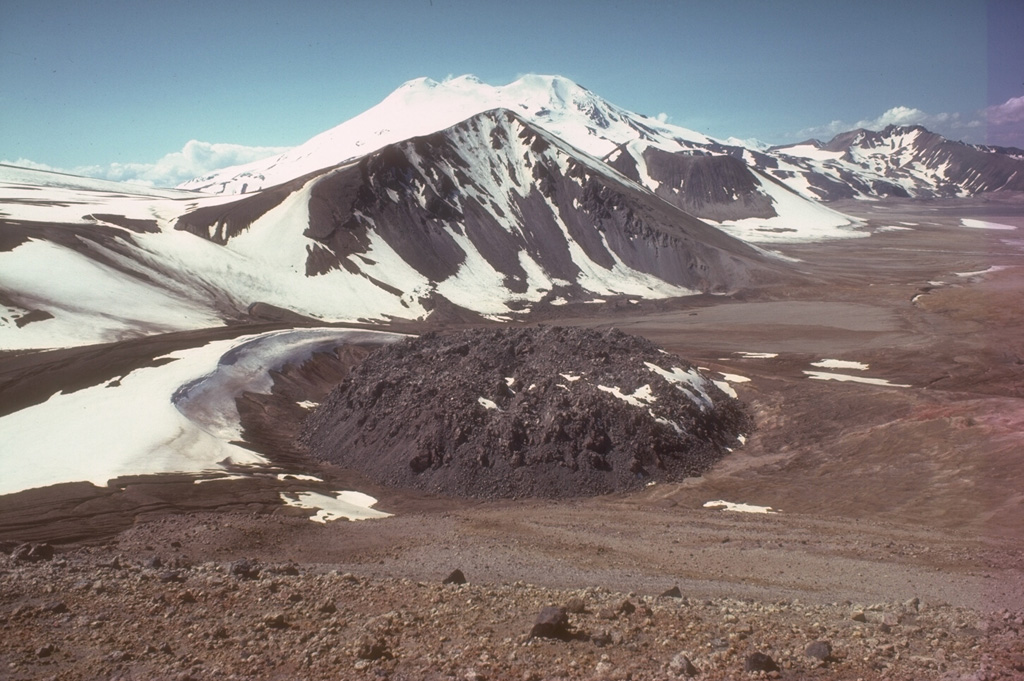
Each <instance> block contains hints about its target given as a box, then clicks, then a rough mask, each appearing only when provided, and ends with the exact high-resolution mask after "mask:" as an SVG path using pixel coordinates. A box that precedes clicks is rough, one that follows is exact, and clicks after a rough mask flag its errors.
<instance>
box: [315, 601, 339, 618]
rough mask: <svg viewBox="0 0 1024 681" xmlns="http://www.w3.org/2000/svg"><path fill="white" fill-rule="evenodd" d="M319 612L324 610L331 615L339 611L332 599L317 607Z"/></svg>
mask: <svg viewBox="0 0 1024 681" xmlns="http://www.w3.org/2000/svg"><path fill="white" fill-rule="evenodd" d="M317 611H318V612H322V613H324V614H325V615H330V614H333V613H336V612H338V606H337V605H335V604H334V601H332V600H326V601H324V602H323V603H321V604H320V605H319V607H317Z"/></svg>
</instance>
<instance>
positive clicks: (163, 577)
mask: <svg viewBox="0 0 1024 681" xmlns="http://www.w3.org/2000/svg"><path fill="white" fill-rule="evenodd" d="M157 579H159V580H160V581H161V582H165V583H171V582H177V583H181V582H184V581H185V575H184V574H183V573H182V572H181V570H168V571H167V572H161V573H160V575H159V576H158V577H157Z"/></svg>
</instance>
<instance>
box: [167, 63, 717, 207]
mask: <svg viewBox="0 0 1024 681" xmlns="http://www.w3.org/2000/svg"><path fill="white" fill-rule="evenodd" d="M493 109H508V110H510V111H514V112H515V113H516V114H518V115H519V116H521V117H522V118H523V119H524V120H527V121H530V122H531V123H533V124H535V125H537V126H539V127H542V128H544V129H545V130H547V131H548V132H550V133H553V134H554V135H556V136H558V137H560V138H562V139H563V140H565V141H566V142H568V143H569V144H571V145H573V146H574V147H576V148H577V149H580V150H582V151H584V152H586V153H588V154H590V155H592V156H596V157H602V156H604V155H606V154H608V153H609V152H611V151H612V150H613V149H614V148H615V147H616V146H618V145H619V144H623V143H625V142H627V141H630V140H634V139H638V138H646V139H652V140H657V141H659V142H660V143H662V144H666V145H669V146H671V147H673V148H675V149H690V148H694V146H695V145H699V144H707V143H710V142H711V140H710V139H709V138H707V137H705V136H704V135H702V134H700V133H698V132H694V131H692V130H687V129H685V128H680V127H678V126H673V125H669V124H665V123H660V122H659V121H657V120H655V119H652V118H648V117H646V116H642V115H640V114H635V113H632V112H629V111H626V110H625V109H622V108H620V107H617V106H615V105H614V104H611V103H609V102H607V101H605V100H604V99H602V98H601V97H598V96H597V95H596V94H594V93H593V92H590V91H589V90H587V89H586V88H584V87H582V86H580V85H577V84H576V83H574V82H572V81H571V80H569V79H567V78H563V77H561V76H541V75H529V76H523V77H522V78H520V79H518V80H516V81H514V82H513V83H510V84H508V85H504V86H492V85H488V84H486V83H483V82H481V81H480V80H479V79H477V78H476V77H474V76H462V77H459V78H451V79H448V80H445V81H443V82H437V81H434V80H431V79H429V78H417V79H416V80H411V81H409V82H407V83H405V84H403V85H402V86H401V87H399V88H398V89H397V90H395V91H394V92H393V93H391V94H390V95H389V96H388V97H386V98H385V99H384V100H383V101H382V102H381V103H380V104H378V105H376V106H374V107H373V108H371V109H368V110H367V111H365V112H364V113H362V114H360V115H358V116H356V117H355V118H352V119H350V120H348V121H345V122H344V123H342V124H341V125H339V126H337V127H335V128H332V129H330V130H328V131H326V132H324V133H321V134H319V135H317V136H316V137H313V138H312V139H310V140H309V141H308V142H306V143H304V144H301V145H299V146H298V147H295V148H294V149H290V150H289V151H286V152H284V153H283V154H280V155H278V156H274V157H271V158H267V159H264V160H261V161H256V162H254V163H249V164H246V165H241V166H234V167H231V168H225V169H223V170H220V171H217V172H216V173H211V174H209V175H206V176H203V177H200V178H196V179H194V180H191V181H189V182H186V183H184V184H182V185H180V188H182V189H195V190H199V191H203V192H206V193H212V194H222V193H228V194H243V193H246V192H252V191H255V190H257V189H262V188H265V187H270V186H273V185H275V184H280V183H281V182H286V181H288V180H292V179H294V178H296V177H300V176H302V175H305V174H307V173H310V172H313V171H317V170H321V169H323V168H327V167H329V166H334V165H337V164H339V163H344V162H345V161H350V160H353V159H356V158H359V157H362V156H365V155H366V154H369V153H372V152H374V151H377V150H378V149H381V148H382V147H384V146H386V145H388V144H393V143H395V142H400V141H402V140H405V139H409V138H410V137H417V136H421V135H426V134H429V133H432V132H435V131H437V130H443V129H445V128H448V127H451V126H453V125H455V124H456V123H458V122H460V121H463V120H465V119H467V118H469V117H470V116H474V115H476V114H479V113H483V112H484V111H490V110H493Z"/></svg>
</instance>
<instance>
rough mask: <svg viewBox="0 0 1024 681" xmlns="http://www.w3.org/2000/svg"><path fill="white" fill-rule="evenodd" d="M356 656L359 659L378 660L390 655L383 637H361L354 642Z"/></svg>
mask: <svg viewBox="0 0 1024 681" xmlns="http://www.w3.org/2000/svg"><path fill="white" fill-rule="evenodd" d="M356 657H357V658H358V659H360V660H380V659H383V658H389V657H391V654H390V653H389V652H388V647H387V643H386V642H385V641H384V639H383V638H379V637H378V638H369V637H367V638H363V639H362V640H360V641H359V643H357V644H356Z"/></svg>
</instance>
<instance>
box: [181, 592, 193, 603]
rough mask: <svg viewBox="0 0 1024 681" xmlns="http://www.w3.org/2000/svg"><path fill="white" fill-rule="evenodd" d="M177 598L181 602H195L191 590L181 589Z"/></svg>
mask: <svg viewBox="0 0 1024 681" xmlns="http://www.w3.org/2000/svg"><path fill="white" fill-rule="evenodd" d="M178 600H179V601H180V602H182V603H195V602H196V597H195V594H193V593H192V592H191V591H182V592H181V594H179V595H178Z"/></svg>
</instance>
